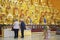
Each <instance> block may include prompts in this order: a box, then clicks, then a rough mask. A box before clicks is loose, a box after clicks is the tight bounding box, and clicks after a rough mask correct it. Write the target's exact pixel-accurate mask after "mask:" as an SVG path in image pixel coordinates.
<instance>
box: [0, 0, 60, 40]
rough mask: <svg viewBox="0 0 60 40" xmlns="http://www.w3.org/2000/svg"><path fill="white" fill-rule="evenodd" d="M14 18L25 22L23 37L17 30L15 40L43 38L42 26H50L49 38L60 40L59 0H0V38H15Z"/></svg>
mask: <svg viewBox="0 0 60 40" xmlns="http://www.w3.org/2000/svg"><path fill="white" fill-rule="evenodd" d="M15 19H17V20H18V21H19V22H20V19H24V22H25V24H26V30H25V31H24V35H25V37H24V39H21V38H20V36H21V31H20V30H19V33H18V36H19V38H18V39H16V40H40V39H41V40H44V38H43V37H44V36H43V32H44V31H43V30H44V29H43V27H44V26H49V27H50V28H51V35H52V36H51V38H50V40H60V0H0V40H10V39H11V40H15V39H14V38H13V36H14V32H13V31H12V30H11V29H12V26H13V23H14V20H15ZM44 20H45V21H46V24H45V22H44ZM7 34H8V35H7ZM27 35H28V36H27Z"/></svg>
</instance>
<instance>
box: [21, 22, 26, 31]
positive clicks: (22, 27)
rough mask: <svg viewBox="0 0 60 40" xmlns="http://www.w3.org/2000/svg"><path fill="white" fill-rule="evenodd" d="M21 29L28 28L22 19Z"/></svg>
mask: <svg viewBox="0 0 60 40" xmlns="http://www.w3.org/2000/svg"><path fill="white" fill-rule="evenodd" d="M20 26H21V30H24V29H26V27H25V23H24V22H23V21H21V25H20Z"/></svg>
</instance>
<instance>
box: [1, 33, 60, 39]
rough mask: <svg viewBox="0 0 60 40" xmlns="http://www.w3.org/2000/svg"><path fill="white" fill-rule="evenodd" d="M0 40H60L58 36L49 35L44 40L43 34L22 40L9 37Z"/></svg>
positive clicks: (33, 34)
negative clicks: (48, 37)
mask: <svg viewBox="0 0 60 40" xmlns="http://www.w3.org/2000/svg"><path fill="white" fill-rule="evenodd" d="M0 40H60V35H56V34H54V33H51V37H50V39H44V35H43V33H32V35H31V36H25V37H24V38H21V37H19V38H16V39H14V38H13V37H9V38H6V37H5V38H3V37H0Z"/></svg>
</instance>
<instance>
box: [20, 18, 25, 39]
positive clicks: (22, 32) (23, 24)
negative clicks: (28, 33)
mask: <svg viewBox="0 0 60 40" xmlns="http://www.w3.org/2000/svg"><path fill="white" fill-rule="evenodd" d="M20 22H21V24H20V28H21V38H24V29H26V27H25V23H24V20H23V19H21V20H20Z"/></svg>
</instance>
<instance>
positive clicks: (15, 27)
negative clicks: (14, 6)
mask: <svg viewBox="0 0 60 40" xmlns="http://www.w3.org/2000/svg"><path fill="white" fill-rule="evenodd" d="M13 28H14V29H19V28H20V27H19V22H18V21H15V22H14V27H13Z"/></svg>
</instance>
